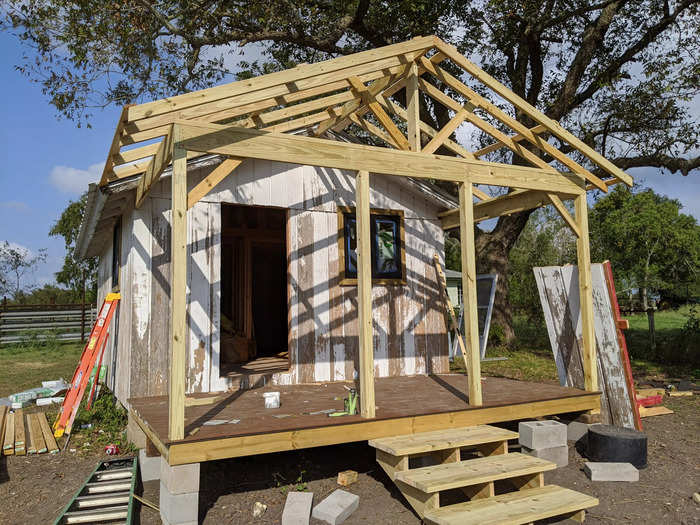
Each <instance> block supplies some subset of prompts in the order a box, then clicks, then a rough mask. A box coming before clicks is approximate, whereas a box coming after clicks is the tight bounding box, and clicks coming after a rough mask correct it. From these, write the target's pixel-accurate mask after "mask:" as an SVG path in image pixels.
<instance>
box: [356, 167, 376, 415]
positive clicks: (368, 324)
mask: <svg viewBox="0 0 700 525" xmlns="http://www.w3.org/2000/svg"><path fill="white" fill-rule="evenodd" d="M355 201H356V202H355V204H356V208H355V220H356V225H357V309H358V334H359V338H360V355H359V358H360V359H359V360H360V415H362V417H366V418H373V417H374V408H375V407H374V345H373V344H372V248H371V246H372V243H371V239H370V222H369V221H370V215H369V172H367V171H359V172H358V173H357V176H356V177H355Z"/></svg>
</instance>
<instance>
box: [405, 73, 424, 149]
mask: <svg viewBox="0 0 700 525" xmlns="http://www.w3.org/2000/svg"><path fill="white" fill-rule="evenodd" d="M419 109H420V91H419V90H418V64H417V63H415V62H413V64H411V69H410V70H409V73H408V77H407V78H406V119H407V120H406V125H407V127H408V143H409V145H410V146H411V151H420V149H421V143H420V111H419Z"/></svg>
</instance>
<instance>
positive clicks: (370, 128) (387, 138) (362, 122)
mask: <svg viewBox="0 0 700 525" xmlns="http://www.w3.org/2000/svg"><path fill="white" fill-rule="evenodd" d="M350 121H351V122H353V123H354V124H357V125H358V126H360V127H361V128H362V129H363V130H365V131H366V132H367V133H369V134H370V135H373V136H375V137H377V138H378V139H380V140H383V141H384V142H386V143H387V144H389V145H390V146H391V147H393V148H396V149H401V148H399V145H398V144H397V143H396V141H395V140H394V139H392V138H391V135H389V134H388V133H386V132H385V131H384V130H383V129H380V128H379V127H378V126H375V125H374V124H372V123H371V122H370V121H368V120H366V119H363V118H361V117H358V116H357V115H355V114H354V113H351V114H350Z"/></svg>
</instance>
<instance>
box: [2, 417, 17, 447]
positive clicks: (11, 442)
mask: <svg viewBox="0 0 700 525" xmlns="http://www.w3.org/2000/svg"><path fill="white" fill-rule="evenodd" d="M2 453H3V454H4V455H6V456H11V455H12V454H14V453H15V414H14V412H10V413H9V414H7V421H6V423H5V437H4V439H3V442H2Z"/></svg>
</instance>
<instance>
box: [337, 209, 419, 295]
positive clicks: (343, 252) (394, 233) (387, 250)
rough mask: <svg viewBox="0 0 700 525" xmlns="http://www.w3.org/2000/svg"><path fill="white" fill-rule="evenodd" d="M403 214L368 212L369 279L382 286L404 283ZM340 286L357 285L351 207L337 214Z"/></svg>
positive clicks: (355, 240) (352, 210) (354, 229)
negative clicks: (370, 252)
mask: <svg viewBox="0 0 700 525" xmlns="http://www.w3.org/2000/svg"><path fill="white" fill-rule="evenodd" d="M403 218H404V217H403V212H402V211H400V210H374V209H373V210H370V239H371V246H372V260H371V265H372V279H373V280H374V281H375V282H383V283H385V284H403V283H405V282H406V264H405V261H406V256H405V253H404V227H403ZM338 223H339V224H338V226H339V228H338V230H339V231H338V234H339V235H338V248H339V254H340V263H341V276H340V284H342V285H346V284H347V285H349V284H356V283H357V221H356V220H355V209H354V208H342V209H340V210H339V211H338Z"/></svg>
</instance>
